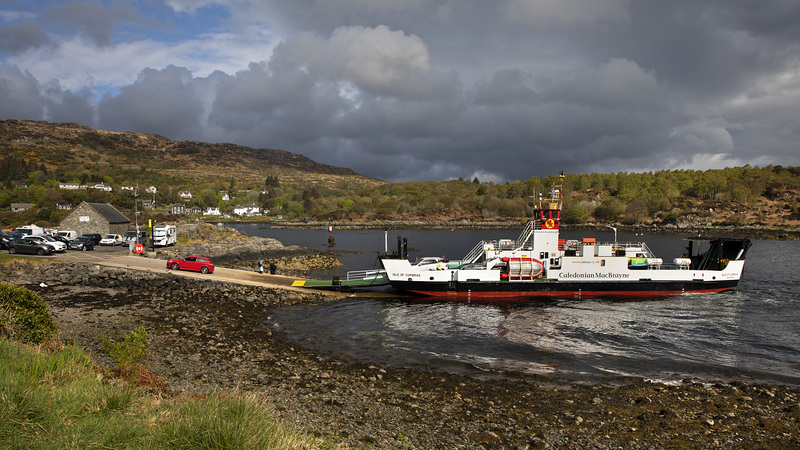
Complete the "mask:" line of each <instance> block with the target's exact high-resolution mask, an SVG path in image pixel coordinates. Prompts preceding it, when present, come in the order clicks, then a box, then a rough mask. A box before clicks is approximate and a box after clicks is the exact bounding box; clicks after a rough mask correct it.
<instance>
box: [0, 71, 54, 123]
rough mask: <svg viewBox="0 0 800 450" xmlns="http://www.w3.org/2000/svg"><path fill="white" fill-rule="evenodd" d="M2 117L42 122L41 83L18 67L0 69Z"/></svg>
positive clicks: (0, 109)
mask: <svg viewBox="0 0 800 450" xmlns="http://www.w3.org/2000/svg"><path fill="white" fill-rule="evenodd" d="M0 99H2V101H0V117H2V118H4V119H5V118H14V119H34V120H40V119H42V117H43V111H44V108H43V102H42V97H41V94H40V93H39V82H38V81H37V80H36V78H34V77H33V75H31V74H30V73H29V72H23V71H22V70H20V68H19V67H16V66H2V67H0Z"/></svg>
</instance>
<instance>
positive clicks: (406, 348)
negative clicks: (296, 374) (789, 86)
mask: <svg viewBox="0 0 800 450" xmlns="http://www.w3.org/2000/svg"><path fill="white" fill-rule="evenodd" d="M237 228H240V229H242V231H244V232H246V233H247V234H249V235H258V236H266V237H274V238H276V239H278V240H280V241H281V242H283V243H284V245H291V244H297V245H302V246H306V247H309V248H318V247H321V248H318V249H327V247H324V246H322V244H323V243H325V242H326V240H327V231H325V230H275V229H269V228H263V227H256V226H252V225H247V226H238V227H237ZM334 233H335V240H336V243H337V246H336V251H337V252H339V253H340V255H344V257H343V258H342V257H340V259H343V260H344V262H345V266H344V267H343V268H342V269H340V270H341V271H346V270H356V269H359V268H360V269H366V268H372V263H373V262H374V260H375V252H376V251H383V250H384V232H383V231H382V230H381V231H371V230H358V231H349V230H338V231H335V232H334ZM398 234H399V235H402V236H404V237H406V238H407V239H408V246H409V247H411V248H412V249H419V250H420V251H419V252H412V253H411V257H412V259H413V258H414V257H415V254H416V256H448V257H450V258H451V259H458V258H460V257H462V256H464V255H465V254H466V253H468V252H469V250H471V249H472V247H474V245H475V244H476V243H477V242H478V241H479V240H482V239H499V238H510V239H515V238H516V237H517V236H518V234H519V231H517V230H499V231H498V230H455V231H449V230H408V231H406V230H403V231H392V232H391V236H392V237H390V238H389V248H390V251H391V250H392V249H393V248H396V235H398ZM580 236H590V237H596V238H598V240H608V241H613V239H614V235H613V233H612V232H595V233H587V232H582V233H574V232H570V233H566V236H565V237H568V238H577V237H580ZM617 239H618V241H620V242H621V241H631V240H643V241H645V242H647V243H648V245H649V246H650V248H651V249H652V250H653V251H654V253H656V255H657V256H659V257H661V258H662V259H664V261H671V260H672V258H674V257H677V256H680V254H681V253H682V252H683V249H684V248H685V246H686V242H685V241H684V240H682V239H681V237H680V236H674V235H648V236H634V235H631V234H626V233H620V234H619V235H618V236H617ZM317 242H318V243H317ZM393 245H394V247H393ZM376 247H377V248H376ZM798 251H800V242H796V241H768V240H755V241H754V243H753V247H752V248H751V249H750V251H749V253H748V254H747V262H746V264H745V271H744V275H743V277H742V280H741V281H740V283H739V287H738V288H737V289H736V290H734V291H729V292H725V293H719V294H692V295H681V296H673V297H668V298H665V299H658V300H652V299H642V300H638V301H637V300H635V299H634V300H630V299H626V300H624V301H623V300H614V299H590V300H541V301H535V302H530V303H523V304H516V303H515V304H511V303H505V304H504V303H478V304H476V303H455V302H445V301H439V300H434V299H429V298H363V297H358V298H349V299H344V300H340V301H334V302H326V303H322V304H314V305H297V306H291V307H282V308H277V309H275V310H272V311H270V314H269V318H266V317H265V326H267V327H272V328H274V329H280V330H282V331H285V332H287V335H288V336H290V337H291V339H294V340H295V341H296V342H297V343H298V344H300V345H304V346H307V347H309V348H312V349H315V350H317V351H319V352H321V353H323V354H326V355H329V357H331V358H338V359H343V360H344V359H356V360H363V361H368V362H370V363H373V364H377V365H381V364H384V365H395V366H400V367H408V368H436V369H440V370H449V371H458V372H478V373H484V374H487V375H499V376H520V375H522V376H524V375H538V376H545V377H548V376H552V377H554V379H557V380H559V381H563V380H574V381H576V382H580V381H581V380H592V381H593V382H596V381H597V380H598V379H599V380H603V379H606V380H608V381H613V380H618V379H626V378H629V377H636V378H646V379H653V380H659V381H661V382H672V381H675V382H678V381H681V380H685V379H687V378H688V379H691V380H700V381H704V382H705V381H707V382H715V381H721V382H728V381H732V380H748V381H759V382H773V383H784V384H798V382H800V270H798V269H800V267H798V266H799V265H798V263H797V260H796V258H794V257H793V255H797V254H798ZM359 264H360V265H361V266H359ZM365 266H366V267H365Z"/></svg>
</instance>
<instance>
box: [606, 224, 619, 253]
mask: <svg viewBox="0 0 800 450" xmlns="http://www.w3.org/2000/svg"><path fill="white" fill-rule="evenodd" d="M606 228H611V229H612V230H614V251H617V229H616V228H614V227H612V226H611V225H606Z"/></svg>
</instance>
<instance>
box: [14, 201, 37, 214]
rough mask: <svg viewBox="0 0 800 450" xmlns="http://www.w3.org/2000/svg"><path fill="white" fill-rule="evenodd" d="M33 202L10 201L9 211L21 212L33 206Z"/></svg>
mask: <svg viewBox="0 0 800 450" xmlns="http://www.w3.org/2000/svg"><path fill="white" fill-rule="evenodd" d="M33 206H34V205H33V203H12V204H11V211H13V212H22V211H27V210H29V209H31V208H33Z"/></svg>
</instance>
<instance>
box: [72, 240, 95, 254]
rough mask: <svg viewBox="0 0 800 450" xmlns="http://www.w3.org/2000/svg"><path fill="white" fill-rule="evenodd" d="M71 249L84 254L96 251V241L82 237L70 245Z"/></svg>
mask: <svg viewBox="0 0 800 450" xmlns="http://www.w3.org/2000/svg"><path fill="white" fill-rule="evenodd" d="M69 249H70V250H81V251H84V252H85V251H87V250H94V239H92V238H90V237H84V236H81V237H79V238H78V239H75V240H74V241H72V242H70V243H69Z"/></svg>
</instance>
